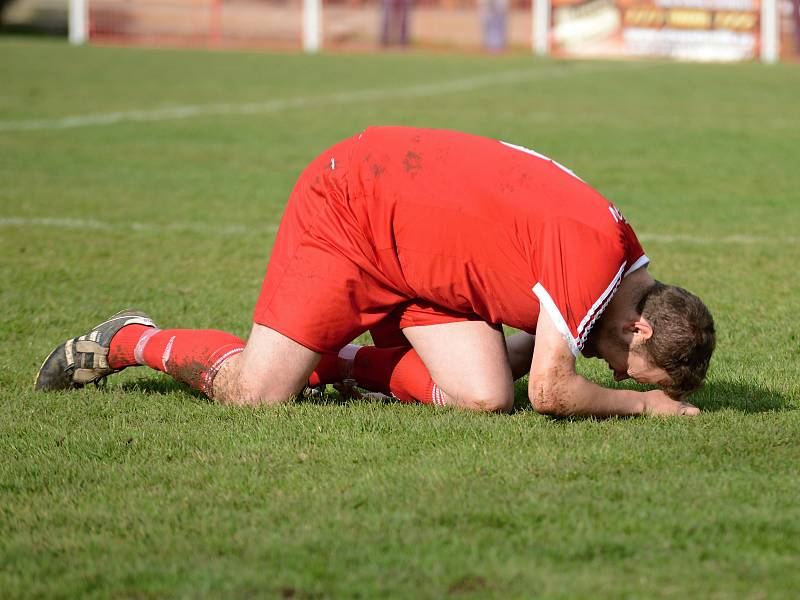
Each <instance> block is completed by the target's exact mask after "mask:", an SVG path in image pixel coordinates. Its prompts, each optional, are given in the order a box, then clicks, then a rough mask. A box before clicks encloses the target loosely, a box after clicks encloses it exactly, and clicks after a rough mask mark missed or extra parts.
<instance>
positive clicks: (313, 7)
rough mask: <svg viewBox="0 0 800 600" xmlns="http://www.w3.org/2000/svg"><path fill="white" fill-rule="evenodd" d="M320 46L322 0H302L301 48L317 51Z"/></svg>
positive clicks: (307, 50)
mask: <svg viewBox="0 0 800 600" xmlns="http://www.w3.org/2000/svg"><path fill="white" fill-rule="evenodd" d="M321 47H322V0H303V50H305V51H306V52H319V49H320V48H321Z"/></svg>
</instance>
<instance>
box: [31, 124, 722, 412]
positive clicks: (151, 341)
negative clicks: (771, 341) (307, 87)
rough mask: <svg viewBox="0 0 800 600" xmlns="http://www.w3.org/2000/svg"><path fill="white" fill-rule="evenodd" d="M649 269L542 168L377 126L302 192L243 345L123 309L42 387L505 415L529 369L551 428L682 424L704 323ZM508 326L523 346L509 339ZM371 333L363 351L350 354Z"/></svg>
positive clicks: (632, 247) (595, 210)
mask: <svg viewBox="0 0 800 600" xmlns="http://www.w3.org/2000/svg"><path fill="white" fill-rule="evenodd" d="M647 263H648V258H647V256H646V255H645V254H644V251H643V250H642V247H641V245H640V244H639V241H638V239H637V238H636V235H635V234H634V232H633V229H632V228H631V226H630V225H629V224H628V222H627V221H626V220H625V218H624V217H623V216H622V214H621V213H620V211H619V210H618V209H617V208H616V207H615V206H614V205H613V204H611V203H610V202H609V201H607V200H606V199H605V198H603V197H602V196H601V195H600V194H599V193H598V192H596V191H595V190H594V189H592V188H591V187H590V186H588V185H587V184H586V183H585V182H584V181H583V180H581V179H580V178H579V177H577V176H576V175H575V174H574V173H572V172H571V171H569V170H568V169H566V168H565V167H563V166H561V165H560V164H558V163H556V162H554V161H552V160H550V159H548V158H547V157H545V156H542V155H540V154H538V153H536V152H534V151H532V150H528V149H526V148H523V147H521V146H515V145H512V144H507V143H504V142H498V141H495V140H490V139H485V138H481V137H476V136H472V135H467V134H463V133H457V132H451V131H441V130H427V129H416V128H405V127H376V128H369V129H367V130H366V131H364V132H363V133H361V134H359V135H357V136H355V137H352V138H350V139H347V140H345V141H343V142H340V143H339V144H336V145H335V146H333V147H332V148H330V149H329V150H327V151H326V152H324V153H323V154H322V155H320V156H319V157H318V158H317V159H315V160H314V161H313V162H312V163H311V164H310V165H309V166H308V167H307V168H306V170H305V171H304V172H303V173H302V175H301V176H300V178H299V180H298V182H297V184H296V186H295V188H294V190H293V191H292V194H291V196H290V198H289V201H288V204H287V207H286V212H285V214H284V216H283V219H282V221H281V225H280V229H279V231H278V235H277V239H276V242H275V247H274V249H273V252H272V256H271V258H270V261H269V264H268V267H267V273H266V276H265V278H264V282H263V286H262V289H261V294H260V296H259V299H258V302H257V305H256V309H255V314H254V318H253V320H254V324H253V327H252V330H251V332H250V337H249V339H248V341H247V343H245V342H244V341H243V340H241V339H239V338H237V337H236V336H234V335H231V334H229V333H225V332H222V331H215V330H190V329H158V328H157V327H156V325H155V323H154V322H153V321H152V320H151V319H149V318H148V317H147V316H146V315H144V314H143V313H140V312H137V311H123V312H121V313H118V314H117V315H115V316H114V317H112V318H110V319H109V320H107V321H105V322H103V323H101V324H100V325H98V326H96V327H95V328H93V329H92V330H91V331H90V332H88V333H86V334H85V335H82V336H80V337H77V338H73V339H70V340H67V341H66V342H64V343H63V344H61V345H60V346H58V347H57V348H56V349H55V350H54V351H53V352H52V353H51V354H50V355H49V356H48V358H47V359H46V360H45V362H44V364H43V365H42V367H41V369H40V370H39V373H38V376H37V379H36V388H37V389H42V390H53V389H68V388H77V387H82V386H83V385H84V384H86V383H89V382H93V381H97V380H99V379H102V378H103V377H106V376H107V375H109V374H110V373H113V372H116V371H119V370H121V369H124V368H126V367H129V366H134V365H147V366H149V367H151V368H154V369H158V370H159V371H163V372H165V373H168V374H169V375H171V376H172V377H174V378H175V379H177V380H179V381H183V382H185V383H187V384H189V385H190V386H192V387H193V388H196V389H198V390H200V391H202V392H203V393H204V394H206V395H207V396H208V397H209V398H213V399H215V400H218V401H220V402H224V403H229V404H241V405H255V404H262V403H268V404H270V403H276V402H284V401H286V400H288V399H289V398H291V397H292V396H295V395H297V394H299V393H300V392H301V391H302V390H303V388H304V387H306V386H308V385H312V386H313V385H319V384H324V383H329V382H335V381H341V380H342V379H343V378H346V379H354V380H355V381H357V382H358V384H359V385H360V386H363V387H366V388H368V389H373V390H378V391H382V392H384V393H390V394H392V395H394V396H395V397H397V398H398V399H399V400H401V401H406V402H413V401H418V402H424V403H433V404H440V405H445V404H447V405H454V406H460V407H463V408H468V409H473V410H485V411H503V412H505V411H509V410H510V409H511V408H512V406H513V402H514V386H513V379H514V378H515V377H519V376H521V375H522V374H523V372H524V371H526V370H528V369H529V370H530V378H529V383H528V395H529V397H530V400H531V403H532V404H533V406H534V408H535V409H536V410H537V411H540V412H543V413H547V414H552V415H598V416H604V415H635V414H642V413H652V414H667V415H694V414H697V413H698V412H699V411H698V409H697V408H695V407H694V406H692V405H691V404H688V403H686V402H684V401H683V399H684V397H685V396H686V395H687V394H688V393H689V392H691V391H693V390H695V389H696V388H698V387H699V386H700V385H701V383H702V380H703V378H704V377H705V374H706V371H707V369H708V364H709V360H710V358H711V354H712V352H713V350H714V343H715V335H714V323H713V320H712V317H711V315H710V314H709V312H708V309H707V308H706V307H705V305H704V304H703V303H702V302H701V301H700V300H699V299H698V298H697V297H695V296H693V295H691V294H689V293H688V292H686V291H685V290H682V289H680V288H677V287H673V286H666V285H663V284H661V283H659V282H657V281H655V280H654V279H653V278H652V277H651V276H650V274H649V272H648V271H647V268H646V265H647ZM601 315H603V318H602V319H600V317H601ZM502 324H506V325H509V326H512V327H515V328H517V329H520V330H522V331H523V333H521V334H518V335H516V336H512V337H510V338H508V342H507V343H506V339H505V338H504V337H503V333H502V329H501V325H502ZM593 327H594V330H593ZM365 331H370V332H371V333H372V336H373V339H374V341H375V346H370V347H364V348H359V347H357V346H353V345H346V344H347V343H348V342H349V341H350V340H352V339H354V338H355V337H357V336H358V335H360V334H361V333H363V332H365ZM590 332H592V334H591V335H590ZM534 335H535V338H534ZM534 339H535V343H534ZM579 352H583V353H584V355H587V356H592V357H599V358H602V359H604V360H605V361H606V362H607V363H608V366H609V367H610V368H611V369H612V370H613V371H614V377H615V379H617V380H621V379H625V378H628V377H631V378H633V379H635V380H636V381H638V382H641V383H646V384H655V385H658V386H660V387H661V388H662V389H655V390H651V391H647V392H639V391H630V390H613V389H607V388H603V387H600V386H598V385H596V384H594V383H591V382H590V381H588V380H586V379H584V378H583V377H581V376H580V375H578V374H577V373H576V371H575V358H576V356H577V354H578V353H579Z"/></svg>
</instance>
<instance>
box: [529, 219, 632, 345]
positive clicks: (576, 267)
mask: <svg viewBox="0 0 800 600" xmlns="http://www.w3.org/2000/svg"><path fill="white" fill-rule="evenodd" d="M626 250H627V249H626V244H625V243H624V241H623V239H621V238H619V237H617V238H616V239H615V238H614V237H609V236H608V235H604V234H603V233H601V232H599V231H597V230H595V229H593V228H591V227H588V226H586V225H583V224H580V223H576V222H573V221H569V220H556V221H551V222H548V223H546V224H544V225H543V227H542V229H541V230H540V231H539V235H537V239H536V243H535V257H534V270H535V276H536V279H537V281H536V284H535V285H534V287H533V293H534V294H536V296H537V298H538V299H539V304H540V306H541V309H542V310H545V311H547V314H548V315H549V317H550V318H551V319H552V321H553V323H554V324H555V325H556V327H557V328H558V330H559V331H560V332H561V334H562V335H563V336H564V338H565V339H566V341H567V343H568V344H569V347H570V349H571V350H572V354H573V355H575V356H577V355H578V353H579V352H580V351H581V350H582V349H583V345H584V343H585V342H586V338H587V336H588V335H589V332H590V331H591V329H592V326H593V325H594V324H595V322H596V321H597V319H598V318H599V317H600V315H602V314H603V311H604V310H605V308H606V307H607V306H608V303H609V302H610V301H611V298H612V297H613V296H614V293H615V292H616V291H617V288H618V287H619V284H620V282H621V281H622V278H623V277H624V275H625V274H626V272H627V269H628V267H629V266H630V265H629V264H628V260H627V259H628V257H629V256H630V253H629V252H626ZM641 255H642V256H644V253H643V252H642V253H641ZM645 258H646V257H645Z"/></svg>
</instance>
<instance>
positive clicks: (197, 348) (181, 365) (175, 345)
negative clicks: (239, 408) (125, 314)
mask: <svg viewBox="0 0 800 600" xmlns="http://www.w3.org/2000/svg"><path fill="white" fill-rule="evenodd" d="M134 327H137V328H139V329H142V330H144V331H136V330H133V328H134ZM134 338H136V339H135V341H134ZM243 349H244V341H243V340H241V339H240V338H238V337H236V336H235V335H233V334H230V333H226V332H224V331H217V330H214V329H154V328H152V327H141V326H137V325H130V326H128V327H123V328H122V329H121V330H120V331H119V332H118V333H117V335H115V336H114V338H113V339H112V340H111V350H110V352H109V364H110V365H111V366H112V367H113V368H120V366H130V365H131V364H140V365H147V366H148V367H150V368H152V369H157V370H159V371H163V372H164V373H167V374H168V375H171V376H172V377H174V378H175V379H177V380H178V381H182V382H183V383H186V384H188V385H189V386H191V387H193V388H194V389H196V390H200V391H201V392H203V393H204V394H205V395H206V396H209V397H211V391H212V385H213V382H214V376H215V375H216V374H217V371H219V369H220V367H221V366H222V363H223V362H225V361H226V360H227V359H228V358H230V357H231V356H233V355H235V354H238V353H239V352H241V351H242V350H243ZM131 354H132V355H133V358H134V362H133V363H130V362H127V364H122V363H124V362H125V361H126V360H127V361H129V360H130V359H129V357H130V356H131ZM112 356H113V360H112V359H111V357H112Z"/></svg>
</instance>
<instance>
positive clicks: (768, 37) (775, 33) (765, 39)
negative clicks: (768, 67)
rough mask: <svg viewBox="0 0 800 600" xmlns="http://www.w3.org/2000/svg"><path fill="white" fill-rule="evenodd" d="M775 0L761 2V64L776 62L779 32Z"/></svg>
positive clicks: (778, 48)
mask: <svg viewBox="0 0 800 600" xmlns="http://www.w3.org/2000/svg"><path fill="white" fill-rule="evenodd" d="M778 28H779V21H778V2H777V0H761V62H763V63H767V64H773V63H776V62H778V58H779V54H780V30H779V29H778Z"/></svg>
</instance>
